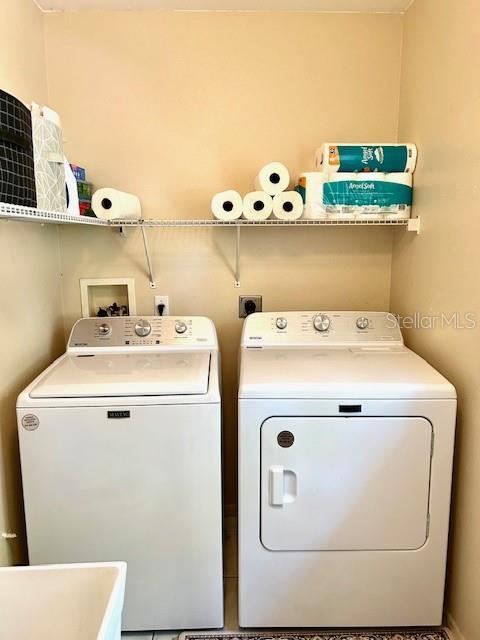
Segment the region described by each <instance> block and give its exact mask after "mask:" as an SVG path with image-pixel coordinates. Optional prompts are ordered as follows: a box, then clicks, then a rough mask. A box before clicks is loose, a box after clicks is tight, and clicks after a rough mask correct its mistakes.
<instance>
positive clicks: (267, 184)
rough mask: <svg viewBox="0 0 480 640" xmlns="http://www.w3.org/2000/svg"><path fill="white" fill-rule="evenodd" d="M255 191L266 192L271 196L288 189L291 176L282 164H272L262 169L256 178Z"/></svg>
mask: <svg viewBox="0 0 480 640" xmlns="http://www.w3.org/2000/svg"><path fill="white" fill-rule="evenodd" d="M254 184H255V189H257V190H258V191H265V193H268V195H270V196H274V195H276V194H277V193H281V192H282V191H285V190H286V189H288V186H289V184H290V174H289V172H288V169H287V167H286V166H285V165H284V164H282V163H281V162H270V163H269V164H266V165H265V166H264V167H262V168H261V169H260V171H259V172H258V175H257V177H256V178H255V182H254Z"/></svg>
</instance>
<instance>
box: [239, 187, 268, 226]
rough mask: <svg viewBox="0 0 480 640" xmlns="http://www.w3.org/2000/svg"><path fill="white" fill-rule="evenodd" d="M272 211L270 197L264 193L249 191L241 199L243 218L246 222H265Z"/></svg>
mask: <svg viewBox="0 0 480 640" xmlns="http://www.w3.org/2000/svg"><path fill="white" fill-rule="evenodd" d="M272 211H273V199H272V196H269V195H268V193H265V191H251V192H250V193H247V194H246V195H245V196H244V198H243V217H244V218H246V219H247V220H257V221H261V220H267V219H268V218H269V217H270V214H271V213H272Z"/></svg>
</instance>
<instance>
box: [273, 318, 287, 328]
mask: <svg viewBox="0 0 480 640" xmlns="http://www.w3.org/2000/svg"><path fill="white" fill-rule="evenodd" d="M275 324H276V325H277V329H286V328H287V324H288V322H287V319H286V318H277V320H276V322H275Z"/></svg>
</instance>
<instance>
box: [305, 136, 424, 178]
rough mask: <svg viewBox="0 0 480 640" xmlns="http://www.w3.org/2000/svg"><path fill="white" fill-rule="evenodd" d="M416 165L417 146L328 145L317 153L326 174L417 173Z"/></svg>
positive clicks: (317, 162) (333, 143)
mask: <svg viewBox="0 0 480 640" xmlns="http://www.w3.org/2000/svg"><path fill="white" fill-rule="evenodd" d="M416 163H417V147H416V146H415V145H414V144H392V143H383V142H382V143H380V142H379V143H365V144H349V143H341V144H338V143H335V142H326V143H324V144H322V145H321V146H320V147H319V148H318V149H317V150H316V152H315V169H317V171H323V172H325V173H336V172H337V171H338V172H340V173H351V172H370V171H381V172H384V173H413V172H414V170H415V165H416Z"/></svg>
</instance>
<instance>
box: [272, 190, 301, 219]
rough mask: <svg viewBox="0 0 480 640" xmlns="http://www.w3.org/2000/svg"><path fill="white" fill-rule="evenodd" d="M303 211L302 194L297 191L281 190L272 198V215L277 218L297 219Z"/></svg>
mask: <svg viewBox="0 0 480 640" xmlns="http://www.w3.org/2000/svg"><path fill="white" fill-rule="evenodd" d="M302 213H303V200H302V196H301V195H300V194H299V193H298V192H297V191H283V193H277V195H276V196H274V198H273V215H274V216H275V217H276V218H278V219H279V220H298V218H300V217H301V215H302Z"/></svg>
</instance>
